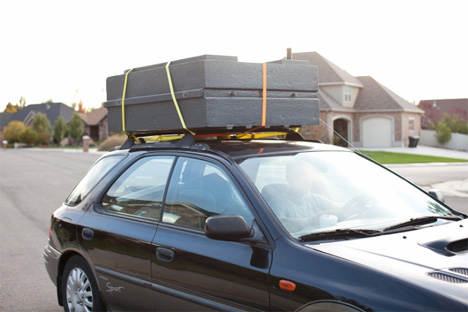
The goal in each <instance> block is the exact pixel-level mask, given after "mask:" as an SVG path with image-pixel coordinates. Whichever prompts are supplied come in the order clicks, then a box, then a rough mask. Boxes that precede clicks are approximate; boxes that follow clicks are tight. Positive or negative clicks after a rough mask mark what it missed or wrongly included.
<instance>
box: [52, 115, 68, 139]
mask: <svg viewBox="0 0 468 312" xmlns="http://www.w3.org/2000/svg"><path fill="white" fill-rule="evenodd" d="M66 128H67V124H66V122H65V119H63V117H62V116H59V117H58V118H57V119H56V120H55V123H54V140H55V142H56V143H58V144H60V142H62V140H63V139H64V138H65V132H66Z"/></svg>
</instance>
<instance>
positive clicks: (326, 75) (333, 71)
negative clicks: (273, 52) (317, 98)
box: [292, 52, 362, 88]
mask: <svg viewBox="0 0 468 312" xmlns="http://www.w3.org/2000/svg"><path fill="white" fill-rule="evenodd" d="M292 57H293V59H297V60H307V61H309V62H310V65H315V66H317V67H318V74H319V75H318V76H319V85H324V84H346V85H352V86H356V87H359V88H362V83H361V82H360V81H359V80H358V79H356V77H354V76H353V75H351V74H349V73H348V72H347V71H345V70H343V69H341V68H340V67H338V66H337V65H335V64H334V63H332V62H331V61H329V60H328V59H326V58H324V57H323V56H322V55H320V54H319V53H317V52H301V53H293V54H292Z"/></svg>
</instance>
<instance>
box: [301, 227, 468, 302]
mask: <svg viewBox="0 0 468 312" xmlns="http://www.w3.org/2000/svg"><path fill="white" fill-rule="evenodd" d="M307 246H308V247H309V248H313V249H315V250H318V251H321V252H324V253H327V254H330V255H333V256H336V257H340V258H343V259H346V260H348V261H352V262H355V263H356V264H358V265H363V266H367V267H370V268H372V269H374V270H379V271H381V272H383V273H385V274H388V275H392V276H394V277H396V278H398V279H401V280H405V281H407V282H409V283H412V284H414V285H417V286H419V287H422V288H425V289H428V290H433V291H435V292H437V293H441V292H443V293H444V294H445V295H447V296H450V297H452V298H453V299H456V300H459V301H461V302H465V303H466V302H467V299H466V294H467V293H468V219H466V220H461V221H458V222H447V223H445V224H442V225H437V226H431V227H425V228H421V229H419V230H414V231H406V232H400V233H395V234H388V235H382V236H376V237H370V238H363V239H353V240H349V241H348V240H344V241H336V242H327V243H321V244H307Z"/></svg>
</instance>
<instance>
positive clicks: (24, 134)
mask: <svg viewBox="0 0 468 312" xmlns="http://www.w3.org/2000/svg"><path fill="white" fill-rule="evenodd" d="M36 140H37V132H36V131H35V130H33V129H31V128H29V127H26V128H24V129H23V130H22V131H21V132H20V134H19V141H20V143H26V144H28V145H33V144H34V143H36Z"/></svg>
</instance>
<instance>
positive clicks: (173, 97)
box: [166, 61, 195, 135]
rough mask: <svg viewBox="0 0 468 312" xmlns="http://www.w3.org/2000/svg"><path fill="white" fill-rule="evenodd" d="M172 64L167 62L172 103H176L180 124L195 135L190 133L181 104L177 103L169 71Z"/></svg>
mask: <svg viewBox="0 0 468 312" xmlns="http://www.w3.org/2000/svg"><path fill="white" fill-rule="evenodd" d="M170 64H171V62H170V61H169V62H167V64H166V73H167V80H168V82H169V89H170V90H171V96H172V102H174V106H175V108H176V110H177V114H178V115H179V119H180V123H181V124H182V127H183V128H184V129H185V130H187V131H188V132H190V133H191V134H192V135H195V132H192V131H190V130H189V129H187V126H186V125H185V121H184V117H183V116H182V113H181V111H180V108H179V103H177V99H176V97H175V94H174V88H173V86H172V78H171V71H170V70H169V65H170Z"/></svg>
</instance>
